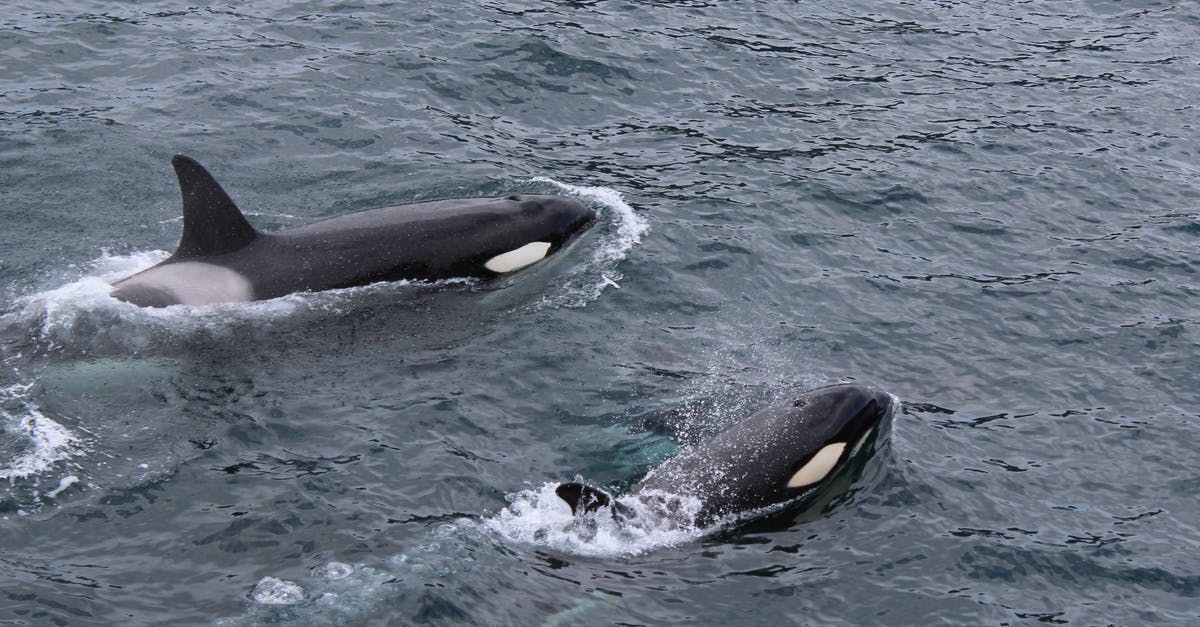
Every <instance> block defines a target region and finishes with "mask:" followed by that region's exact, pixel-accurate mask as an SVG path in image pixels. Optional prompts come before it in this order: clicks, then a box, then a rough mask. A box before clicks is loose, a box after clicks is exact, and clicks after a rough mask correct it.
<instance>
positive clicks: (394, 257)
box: [112, 155, 596, 307]
mask: <svg viewBox="0 0 1200 627" xmlns="http://www.w3.org/2000/svg"><path fill="white" fill-rule="evenodd" d="M171 164H172V165H173V166H174V167H175V174H176V175H177V176H178V177H179V189H180V191H181V192H182V194H183V235H182V236H181V237H180V239H179V247H178V248H177V249H176V250H175V253H174V254H173V255H171V256H170V257H169V258H168V259H167V260H165V261H163V262H162V263H159V264H158V265H155V266H152V267H150V268H148V269H146V270H143V271H141V272H139V273H137V274H134V275H132V276H130V277H127V278H124V279H121V280H119V281H116V282H115V283H113V291H112V295H113V297H115V298H119V299H121V300H124V301H128V302H130V303H133V304H135V305H140V306H143V307H165V306H168V305H179V304H183V305H208V304H214V303H227V302H241V301H252V300H264V299H268V298H275V297H277V296H283V295H284V294H290V293H292V292H307V291H319V290H329V289H337V288H343V287H353V286H357V285H366V284H368V283H375V282H379V281H395V280H399V279H421V280H438V279H447V278H460V277H461V278H467V277H475V278H491V277H495V276H499V275H502V274H507V273H510V272H514V271H516V270H520V269H521V268H524V267H526V266H529V265H531V264H533V263H536V262H538V261H540V260H542V259H543V258H545V257H546V256H547V255H550V254H552V253H554V252H555V251H557V250H559V249H561V248H562V247H563V246H565V245H566V244H567V243H568V242H570V241H571V239H572V238H573V237H574V236H575V235H577V234H578V233H580V232H582V231H583V230H585V229H586V228H587V227H588V226H590V225H591V224H592V223H593V222H594V221H595V219H596V215H595V213H594V212H593V211H592V210H591V209H588V208H587V207H585V206H583V205H582V204H580V203H579V202H577V201H574V200H571V199H569V198H563V197H560V196H532V195H513V196H506V197H503V198H455V199H449V200H436V201H432V202H420V203H413V204H407V205H397V206H393V207H383V208H379V209H371V210H367V211H360V212H357V213H350V214H346V215H343V216H338V217H334V218H330V219H328V220H322V221H320V222H316V223H313V224H309V225H307V226H302V227H298V228H294V229H289V230H285V231H280V232H277V233H260V232H259V231H256V230H255V229H254V227H252V226H250V223H249V222H247V221H246V217H245V216H244V215H242V212H241V210H240V209H238V207H237V205H235V204H234V202H233V200H232V199H231V198H230V197H229V195H228V194H226V193H225V190H224V189H222V188H221V186H220V185H219V184H218V183H217V181H216V180H215V179H213V177H212V175H210V174H209V173H208V171H207V170H205V169H204V167H203V166H201V165H200V164H199V163H197V162H196V161H194V160H192V159H190V158H188V157H185V156H183V155H175V157H174V158H172V159H171Z"/></svg>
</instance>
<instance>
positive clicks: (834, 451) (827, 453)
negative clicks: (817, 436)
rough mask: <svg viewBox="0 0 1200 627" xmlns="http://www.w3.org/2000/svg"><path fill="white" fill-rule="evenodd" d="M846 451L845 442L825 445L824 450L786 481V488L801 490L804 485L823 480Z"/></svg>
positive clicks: (818, 452)
mask: <svg viewBox="0 0 1200 627" xmlns="http://www.w3.org/2000/svg"><path fill="white" fill-rule="evenodd" d="M844 450H846V443H845V442H838V443H837V444H827V445H825V448H823V449H821V450H819V451H817V454H816V455H813V457H812V459H810V460H808V463H807V464H805V465H804V467H803V468H801V469H800V470H797V471H796V474H794V475H792V478H791V479H789V480H788V482H787V487H789V488H802V487H804V486H806V485H812V484H814V483H817V482H819V481H821V480H822V479H824V478H825V477H826V476H828V475H829V472H830V471H831V470H833V467H834V466H836V465H837V461H838V459H839V458H840V457H841V456H842V451H844Z"/></svg>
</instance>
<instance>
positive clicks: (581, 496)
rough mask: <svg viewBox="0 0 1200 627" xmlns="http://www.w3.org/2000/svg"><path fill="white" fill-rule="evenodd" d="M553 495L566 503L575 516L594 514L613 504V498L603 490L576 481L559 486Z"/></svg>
mask: <svg viewBox="0 0 1200 627" xmlns="http://www.w3.org/2000/svg"><path fill="white" fill-rule="evenodd" d="M554 493H555V494H557V495H558V498H560V499H562V500H564V501H566V502H567V505H570V506H571V513H572V514H576V515H578V514H582V513H587V512H594V511H596V510H598V509H600V508H601V507H607V506H609V505H612V503H613V497H612V496H611V495H609V494H608V493H607V492H605V491H604V490H601V489H600V488H597V487H595V486H590V485H588V484H586V483H580V482H578V481H572V482H570V483H563V484H560V485H559V486H558V487H557V488H555V489H554Z"/></svg>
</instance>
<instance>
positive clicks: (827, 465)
mask: <svg viewBox="0 0 1200 627" xmlns="http://www.w3.org/2000/svg"><path fill="white" fill-rule="evenodd" d="M892 413H893V407H892V398H891V396H889V395H888V394H886V393H883V392H880V391H878V390H874V389H872V388H868V387H864V386H861V385H849V384H845V385H835V386H831V387H826V388H821V389H817V390H814V391H811V392H807V393H804V394H801V395H799V396H797V397H793V398H789V399H787V400H785V401H781V402H778V403H775V404H773V405H770V406H768V407H766V408H764V409H762V410H759V411H758V412H755V413H754V414H752V415H750V416H749V417H747V418H745V419H744V420H742V421H741V422H739V423H737V424H736V425H734V426H733V427H731V428H730V429H729V430H727V431H725V432H723V433H721V434H720V435H719V436H717V437H715V438H713V439H712V440H710V441H708V442H705V443H702V444H699V445H697V446H695V447H692V448H691V449H689V450H687V451H685V452H683V453H681V454H679V455H676V456H675V457H673V458H671V459H669V460H667V461H666V462H664V463H663V464H662V465H661V466H659V467H657V468H655V469H654V470H652V471H650V473H649V474H648V475H646V477H645V478H644V479H643V480H642V481H641V482H640V483H638V484H637V485H635V486H634V487H633V488H632V489H631V490H630V492H629V494H626V495H624V496H621V497H614V496H612V495H611V494H608V493H607V492H605V491H603V490H601V489H600V488H597V487H595V486H592V485H589V484H586V483H579V482H572V483H564V484H561V485H559V486H558V488H557V489H556V490H555V493H556V494H557V495H558V496H559V497H560V498H562V499H563V500H564V501H566V502H567V504H568V505H570V506H571V511H572V512H574V513H575V514H577V515H579V514H583V513H587V512H592V511H597V510H600V509H602V508H609V510H610V511H611V512H612V516H613V517H614V518H615V519H616V520H617V521H618V522H625V521H630V520H631V519H633V518H635V517H636V516H637V513H636V512H637V509H638V508H635V507H633V506H632V503H631V501H637V502H638V503H639V504H641V505H644V506H647V507H648V508H649V509H650V510H651V511H658V512H662V513H666V514H668V515H669V514H673V513H676V512H679V511H681V509H683V508H681V507H680V506H679V501H680V500H681V499H682V500H688V501H690V502H691V503H693V505H692V507H691V508H690V509H688V514H687V515H688V516H689V517H690V520H687V521H685V522H687V523H690V524H692V525H695V526H697V527H706V526H708V525H711V524H712V523H714V522H717V521H719V520H722V519H725V518H727V517H739V516H741V515H745V514H747V513H753V512H756V511H759V510H763V509H764V508H769V507H771V506H775V505H784V504H790V503H799V502H802V501H804V500H805V499H807V498H808V497H810V496H814V495H816V494H817V493H819V492H821V488H822V487H824V486H826V485H827V484H829V483H830V480H831V479H832V478H833V477H835V476H837V475H838V474H839V471H840V470H841V469H842V468H845V467H847V466H849V465H850V464H851V462H852V461H854V460H856V459H862V458H864V457H865V456H869V455H870V454H871V453H872V452H873V451H874V450H875V448H876V447H877V446H878V445H879V444H881V443H882V442H884V441H886V438H887V436H888V434H889V433H890V430H891V416H892ZM672 500H674V501H675V502H674V503H672V502H671V501H672Z"/></svg>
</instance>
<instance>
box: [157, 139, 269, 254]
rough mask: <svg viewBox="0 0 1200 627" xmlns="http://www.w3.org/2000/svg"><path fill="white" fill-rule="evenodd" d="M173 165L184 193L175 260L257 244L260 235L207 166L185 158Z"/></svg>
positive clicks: (178, 157) (174, 161) (229, 251)
mask: <svg viewBox="0 0 1200 627" xmlns="http://www.w3.org/2000/svg"><path fill="white" fill-rule="evenodd" d="M171 165H173V166H175V175H176V176H178V177H179V191H180V192H181V193H182V194H183V235H182V236H181V237H180V238H179V248H177V249H176V250H175V254H174V255H172V256H171V258H172V259H188V258H191V257H206V256H209V255H219V254H222V253H231V252H233V251H235V250H238V249H239V248H241V247H243V246H245V245H246V244H249V243H250V242H252V241H254V238H255V237H257V236H258V232H257V231H255V230H254V227H252V226H250V223H249V222H247V221H246V216H243V215H242V211H241V210H240V209H238V208H237V205H235V204H234V203H233V199H231V198H230V197H229V194H226V193H225V190H223V189H221V185H220V184H218V183H217V181H216V179H214V178H213V177H212V175H211V174H209V173H208V170H205V169H204V166H202V165H200V164H199V163H196V161H195V160H194V159H192V158H190V157H185V156H183V155H175V156H174V157H172V158H171Z"/></svg>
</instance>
